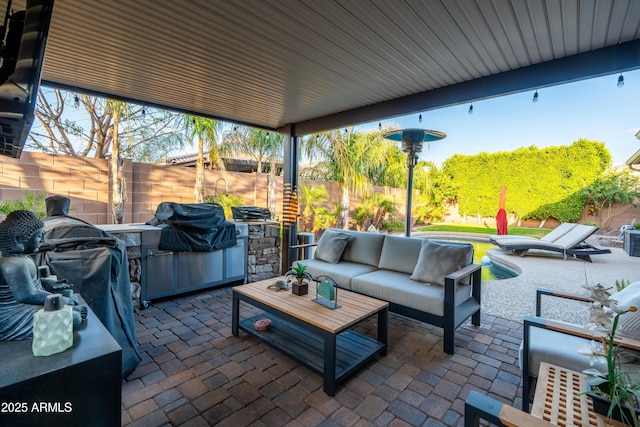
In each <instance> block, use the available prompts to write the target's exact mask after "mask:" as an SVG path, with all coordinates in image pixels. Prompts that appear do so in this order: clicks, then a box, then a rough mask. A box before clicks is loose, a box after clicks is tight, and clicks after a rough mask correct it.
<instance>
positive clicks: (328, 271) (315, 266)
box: [296, 259, 376, 293]
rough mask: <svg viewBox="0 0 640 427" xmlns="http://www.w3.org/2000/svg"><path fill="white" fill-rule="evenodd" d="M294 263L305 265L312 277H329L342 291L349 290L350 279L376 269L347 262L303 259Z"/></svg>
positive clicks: (313, 290) (312, 290) (310, 290)
mask: <svg viewBox="0 0 640 427" xmlns="http://www.w3.org/2000/svg"><path fill="white" fill-rule="evenodd" d="M296 262H297V263H300V264H303V265H306V266H307V272H308V273H309V274H311V276H312V277H318V276H329V277H331V278H332V279H333V280H335V282H336V283H337V284H338V286H340V287H341V288H344V289H351V279H352V278H353V277H355V276H358V275H360V274H365V273H369V272H371V271H374V270H375V269H376V268H375V267H372V266H370V265H365V264H358V263H355V262H347V261H340V262H339V263H337V264H331V263H328V262H324V261H320V260H317V259H304V260H300V261H296ZM309 292H310V293H311V292H315V288H314V289H312V288H310V289H309Z"/></svg>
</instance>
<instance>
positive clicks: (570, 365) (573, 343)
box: [518, 327, 607, 377]
mask: <svg viewBox="0 0 640 427" xmlns="http://www.w3.org/2000/svg"><path fill="white" fill-rule="evenodd" d="M529 337H530V342H529V375H531V376H532V377H537V376H538V371H539V370H540V362H547V363H551V364H552V365H556V366H560V367H563V368H567V369H571V370H573V371H577V372H582V371H584V370H585V369H589V368H595V369H598V370H599V371H600V372H606V370H607V363H606V361H604V359H601V358H598V359H597V360H596V362H595V364H594V365H593V366H591V365H590V364H589V356H586V355H584V354H580V353H578V349H579V348H580V347H582V346H583V345H589V343H590V342H591V341H590V340H588V339H586V338H580V337H575V336H573V335H568V334H563V333H562V332H557V331H551V330H548V329H543V328H537V327H532V328H531V331H530V335H529ZM523 344H524V343H523ZM523 350H524V349H523V345H521V346H520V357H519V359H518V362H519V365H520V369H522V358H523V356H524V351H523Z"/></svg>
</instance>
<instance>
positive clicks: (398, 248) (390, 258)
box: [378, 235, 423, 274]
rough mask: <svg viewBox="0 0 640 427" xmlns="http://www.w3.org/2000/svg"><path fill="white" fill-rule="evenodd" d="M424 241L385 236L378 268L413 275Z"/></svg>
mask: <svg viewBox="0 0 640 427" xmlns="http://www.w3.org/2000/svg"><path fill="white" fill-rule="evenodd" d="M422 242H423V239H417V238H414V237H403V236H389V235H387V236H385V237H384V243H383V245H382V252H381V254H380V263H379V264H378V268H379V269H381V270H391V271H397V272H399V273H406V274H412V273H413V270H414V268H415V266H416V263H417V262H418V256H419V255H420V249H421V248H422Z"/></svg>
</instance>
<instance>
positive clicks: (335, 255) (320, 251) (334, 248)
mask: <svg viewBox="0 0 640 427" xmlns="http://www.w3.org/2000/svg"><path fill="white" fill-rule="evenodd" d="M350 238H351V236H350V235H348V234H346V233H341V232H338V231H335V230H326V231H325V232H324V233H323V234H322V236H321V237H320V240H318V246H316V250H315V252H314V253H313V258H315V259H319V260H320V261H325V262H328V263H331V264H337V263H338V261H340V257H342V253H343V252H344V249H345V248H346V247H347V243H349V239H350Z"/></svg>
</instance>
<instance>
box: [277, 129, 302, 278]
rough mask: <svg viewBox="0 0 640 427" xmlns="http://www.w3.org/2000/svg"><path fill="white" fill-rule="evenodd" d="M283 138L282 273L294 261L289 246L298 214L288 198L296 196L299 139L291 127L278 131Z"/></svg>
mask: <svg viewBox="0 0 640 427" xmlns="http://www.w3.org/2000/svg"><path fill="white" fill-rule="evenodd" d="M279 132H280V133H282V135H283V136H284V141H285V143H284V159H283V165H282V166H283V182H284V185H283V197H282V203H283V209H282V212H283V213H284V215H283V221H282V226H283V228H282V264H281V271H282V273H284V272H285V271H287V270H288V269H289V267H290V266H291V263H292V262H293V261H295V259H296V258H295V254H294V252H293V250H292V249H291V246H294V245H296V242H297V239H298V223H297V215H298V212H297V211H296V212H292V211H291V204H290V200H291V199H290V198H291V196H292V194H295V197H296V198H297V196H298V143H299V142H300V138H299V137H298V136H296V135H295V128H294V127H293V126H292V125H288V126H285V127H284V128H282V129H279Z"/></svg>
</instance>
